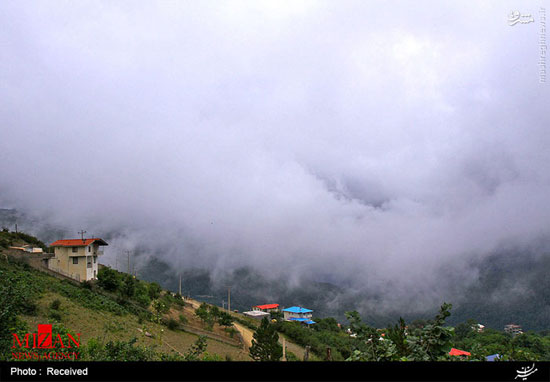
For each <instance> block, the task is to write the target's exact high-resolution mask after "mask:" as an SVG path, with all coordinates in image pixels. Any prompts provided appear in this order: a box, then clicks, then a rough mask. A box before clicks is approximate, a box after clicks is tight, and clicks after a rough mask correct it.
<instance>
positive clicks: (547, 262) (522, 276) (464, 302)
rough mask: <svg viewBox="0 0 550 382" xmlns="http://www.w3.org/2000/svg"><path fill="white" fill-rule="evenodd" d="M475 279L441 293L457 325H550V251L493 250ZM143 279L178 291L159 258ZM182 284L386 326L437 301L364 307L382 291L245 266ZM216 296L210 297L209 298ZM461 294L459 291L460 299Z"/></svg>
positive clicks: (236, 303)
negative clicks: (451, 293) (412, 308)
mask: <svg viewBox="0 0 550 382" xmlns="http://www.w3.org/2000/svg"><path fill="white" fill-rule="evenodd" d="M478 266H479V277H478V279H477V281H476V282H475V283H474V284H473V285H471V286H469V287H467V288H464V289H463V291H462V292H463V293H462V294H461V295H460V296H458V297H459V298H457V301H453V300H452V298H449V297H447V298H445V297H444V296H442V297H441V302H443V301H444V300H445V301H447V302H451V303H453V309H452V314H451V317H450V318H449V323H451V324H453V325H456V324H458V323H460V322H463V321H466V320H467V319H469V318H473V319H475V320H476V321H478V322H480V323H482V324H484V325H486V326H488V327H493V328H495V329H500V330H502V328H503V327H504V325H506V324H509V323H517V324H520V325H522V326H523V328H524V329H525V330H536V331H538V330H543V329H548V328H549V327H550V277H548V274H549V272H550V253H546V254H542V255H536V254H533V253H522V254H521V256H519V255H518V254H517V253H516V256H514V255H513V253H510V252H501V253H498V254H493V255H491V256H490V257H488V258H487V259H486V260H484V261H482V262H480V263H479V264H478ZM142 272H143V277H144V279H149V280H155V281H158V282H159V283H161V285H163V286H165V287H167V288H169V289H172V290H177V286H178V276H177V275H176V274H175V273H173V272H172V271H171V270H170V267H169V266H168V265H167V264H166V263H163V262H162V261H161V260H158V259H151V260H150V262H149V264H148V265H147V266H146V267H145V268H143V269H142ZM182 280H183V281H182V283H183V287H182V289H183V290H184V291H185V293H190V294H191V295H192V296H197V295H201V296H203V297H201V298H199V299H202V300H204V301H208V302H210V303H213V304H216V305H220V304H221V303H222V300H223V301H227V289H226V287H225V286H229V285H230V286H231V306H232V309H239V310H241V311H242V310H249V309H251V307H252V306H253V305H258V304H264V303H270V302H276V303H279V304H281V305H283V306H287V307H288V306H291V305H301V306H305V307H307V308H310V309H313V310H314V311H315V316H318V317H327V316H330V317H335V318H337V319H338V320H340V321H344V320H345V316H344V313H345V312H346V311H350V310H358V311H359V312H360V313H361V316H362V317H363V319H364V320H365V321H366V322H368V323H369V324H371V325H373V326H377V327H381V326H384V325H387V324H388V323H389V322H393V321H395V319H396V318H398V317H399V316H403V317H404V318H405V319H406V320H407V321H409V322H410V321H413V320H415V319H419V318H422V319H426V318H429V317H431V316H432V315H433V312H434V311H437V305H434V306H433V307H432V308H430V309H426V311H425V312H418V311H416V312H415V313H410V312H409V311H408V310H407V308H406V307H396V308H395V309H392V310H390V311H386V310H383V311H382V310H380V311H377V310H376V308H373V309H370V310H364V309H361V306H362V301H363V300H364V299H368V300H369V301H371V304H370V306H373V307H375V306H376V303H375V302H376V301H380V302H381V301H382V300H383V296H375V295H372V294H369V295H365V294H364V293H363V294H361V293H350V292H348V291H346V289H344V288H341V287H338V286H336V285H333V284H329V283H321V282H315V281H311V280H304V282H303V283H302V284H301V285H298V286H290V284H289V283H288V280H284V279H281V280H270V279H268V278H266V277H265V276H264V275H262V274H261V273H260V272H257V271H254V270H253V269H250V268H241V269H237V270H235V271H233V272H229V273H228V274H226V275H223V277H222V278H221V279H220V280H213V279H212V278H211V273H210V272H208V271H207V270H204V269H203V270H186V271H185V272H183V275H182ZM207 296H212V297H207ZM456 297H457V296H455V298H456Z"/></svg>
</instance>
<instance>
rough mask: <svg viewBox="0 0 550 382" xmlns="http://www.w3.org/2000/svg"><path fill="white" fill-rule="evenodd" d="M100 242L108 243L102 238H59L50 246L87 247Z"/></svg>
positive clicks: (100, 243) (101, 243) (102, 243)
mask: <svg viewBox="0 0 550 382" xmlns="http://www.w3.org/2000/svg"><path fill="white" fill-rule="evenodd" d="M96 241H97V242H98V244H99V245H108V244H107V243H106V242H105V241H104V240H102V239H98V238H95V239H84V240H82V239H64V240H57V241H54V242H53V243H51V244H50V247H86V246H88V245H90V244H92V243H94V242H96Z"/></svg>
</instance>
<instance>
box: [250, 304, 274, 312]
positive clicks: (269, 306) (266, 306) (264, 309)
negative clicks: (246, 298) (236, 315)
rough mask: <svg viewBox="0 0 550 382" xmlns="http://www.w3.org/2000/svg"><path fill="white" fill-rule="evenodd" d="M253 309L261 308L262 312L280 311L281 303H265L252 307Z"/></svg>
mask: <svg viewBox="0 0 550 382" xmlns="http://www.w3.org/2000/svg"><path fill="white" fill-rule="evenodd" d="M252 310H261V311H262V312H278V311H279V304H264V305H256V306H253V307H252Z"/></svg>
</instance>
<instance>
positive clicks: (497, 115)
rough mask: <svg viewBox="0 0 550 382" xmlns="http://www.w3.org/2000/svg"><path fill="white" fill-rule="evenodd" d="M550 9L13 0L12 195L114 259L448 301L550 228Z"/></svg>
mask: <svg viewBox="0 0 550 382" xmlns="http://www.w3.org/2000/svg"><path fill="white" fill-rule="evenodd" d="M541 6H543V3H542V2H541V1H532V2H529V1H522V2H521V3H518V2H511V1H489V2H483V3H481V2H475V4H474V3H470V2H466V1H460V2H458V1H452V2H451V1H448V2H435V1H434V2H427V1H418V2H409V1H401V2H397V1H396V2H391V3H388V2H381V1H380V2H379V1H369V2H366V1H358V2H355V1H288V2H284V1H270V2H261V1H231V2H222V1H200V2H198V1H193V2H184V1H174V2H169V1H165V2H153V1H144V2H135V1H132V2H125V1H116V2H112V1H108V2H107V1H106V2H98V1H92V2H85V1H81V2H61V1H57V2H47V3H46V2H43V3H30V2H19V1H2V2H1V4H0V23H1V25H2V30H3V32H2V34H0V46H1V49H0V100H1V102H0V163H1V166H0V207H4V208H17V209H18V210H21V211H25V212H26V213H29V214H33V215H35V216H39V217H41V219H44V220H45V221H48V222H49V224H52V225H54V226H56V227H62V228H63V229H65V230H67V232H73V231H74V234H72V236H73V237H77V234H76V232H78V231H79V230H80V229H85V230H86V231H87V232H88V233H90V234H91V233H94V235H95V236H101V235H109V234H113V233H114V234H113V235H114V237H113V238H112V239H111V241H110V242H109V244H110V246H109V247H107V249H106V255H105V257H104V258H103V259H102V261H103V262H104V263H107V264H111V265H114V263H115V256H117V255H118V254H121V253H123V251H124V250H127V249H128V250H134V251H135V250H138V249H139V250H140V251H141V252H143V253H145V254H146V255H144V256H156V257H158V258H160V259H163V260H165V261H168V262H169V263H170V264H172V265H173V266H174V267H175V268H178V267H184V268H185V267H205V268H208V269H210V270H213V271H214V272H215V273H216V272H222V271H223V270H228V269H234V268H236V267H240V266H250V267H253V268H255V269H258V270H260V271H261V272H263V273H264V274H265V275H266V277H272V278H273V277H275V278H276V277H279V276H281V277H282V276H284V277H285V280H287V279H288V280H289V281H288V282H290V283H293V282H296V283H297V282H299V281H300V280H302V279H313V280H319V281H330V282H333V283H336V284H339V285H344V286H346V287H347V288H350V290H355V291H361V290H363V291H377V292H379V293H382V295H383V296H386V297H387V300H388V301H391V303H392V304H393V303H396V304H401V305H402V306H404V307H408V308H413V306H412V305H416V304H422V302H423V301H425V302H426V303H432V302H434V301H440V300H441V297H442V295H444V294H446V293H452V292H453V285H452V282H451V280H455V279H456V278H460V280H461V282H462V283H464V285H467V284H468V283H470V282H474V281H475V279H476V275H477V271H476V268H475V266H474V265H473V264H475V263H476V261H478V260H479V259H483V258H484V256H487V255H488V254H490V253H493V252H494V251H496V250H499V248H508V247H510V246H519V247H521V246H528V245H530V243H532V242H534V241H536V240H539V239H541V238H545V237H547V235H548V234H549V233H550V232H549V231H550V225H549V224H548V223H549V222H550V208H549V205H550V171H549V169H548V164H549V163H550V150H549V149H548V147H550V131H549V129H548V110H549V107H548V105H549V101H550V98H549V85H548V83H547V82H541V73H540V66H539V61H540V59H541V52H542V51H541V46H540V38H541V37H540V36H541V27H542V24H541V12H540V7H541ZM518 7H519V8H518ZM516 9H517V10H519V11H520V12H522V14H531V15H532V16H533V18H534V22H533V23H519V24H516V25H513V26H510V25H509V23H508V17H509V14H510V12H511V11H513V10H516ZM544 52H545V50H544ZM413 299H414V301H415V302H414V303H411V301H413Z"/></svg>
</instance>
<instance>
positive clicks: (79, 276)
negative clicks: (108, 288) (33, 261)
mask: <svg viewBox="0 0 550 382" xmlns="http://www.w3.org/2000/svg"><path fill="white" fill-rule="evenodd" d="M98 247H99V246H98V245H97V244H93V245H91V246H87V247H55V249H54V254H55V257H54V258H52V259H50V260H49V262H48V268H49V269H51V270H53V271H56V272H60V273H63V274H65V275H68V276H70V277H72V278H74V279H76V280H79V281H85V280H91V279H94V278H97V271H98V259H97V253H98ZM73 248H77V250H76V252H73ZM88 248H89V249H88ZM94 253H95V254H96V255H95V257H96V261H95V263H94ZM75 257H77V258H78V264H73V258H75ZM88 260H89V261H90V262H91V264H92V267H91V268H88ZM94 271H95V273H94ZM94 276H95V277H94Z"/></svg>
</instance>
